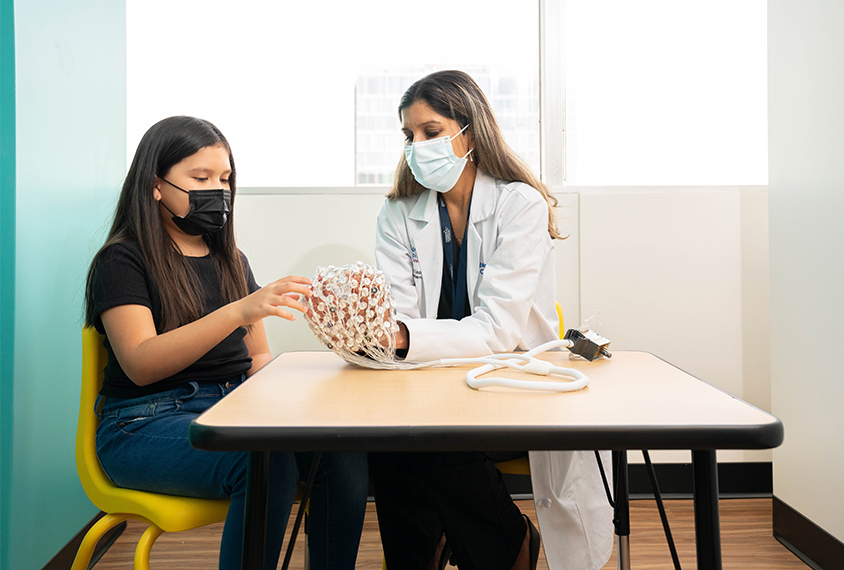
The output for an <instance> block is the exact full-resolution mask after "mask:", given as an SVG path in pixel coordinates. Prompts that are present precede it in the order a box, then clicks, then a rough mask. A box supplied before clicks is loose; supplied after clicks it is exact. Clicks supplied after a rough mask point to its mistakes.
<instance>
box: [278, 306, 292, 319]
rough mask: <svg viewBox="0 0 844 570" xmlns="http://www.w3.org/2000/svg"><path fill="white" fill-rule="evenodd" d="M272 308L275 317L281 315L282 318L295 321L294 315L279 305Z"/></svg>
mask: <svg viewBox="0 0 844 570" xmlns="http://www.w3.org/2000/svg"><path fill="white" fill-rule="evenodd" d="M273 309H275V310H274V311H273V314H274V315H275V316H277V317H281V318H282V319H287V320H288V321H295V320H296V317H295V316H293V315H292V314H291V313H288V312H287V311H285V310H284V309H282V308H281V307H273Z"/></svg>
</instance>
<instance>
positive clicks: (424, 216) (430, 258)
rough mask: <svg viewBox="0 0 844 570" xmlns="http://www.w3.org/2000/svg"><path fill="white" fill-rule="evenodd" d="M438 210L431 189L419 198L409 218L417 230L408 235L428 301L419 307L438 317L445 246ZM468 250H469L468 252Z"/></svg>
mask: <svg viewBox="0 0 844 570" xmlns="http://www.w3.org/2000/svg"><path fill="white" fill-rule="evenodd" d="M436 214H437V193H436V192H434V191H432V190H429V191H427V193H426V195H425V196H422V197H420V198H419V200H418V201H417V202H416V204H415V205H414V207H413V209H412V210H411V211H410V213H409V214H408V218H409V219H411V220H413V221H414V226H415V227H416V228H417V231H416V234H415V235H411V236H409V237H410V239H411V243H413V244H414V247H415V248H416V255H417V257H418V259H419V269H420V271H421V272H422V288H423V291H424V298H425V305H424V307H420V308H421V309H422V311H421V313H422V316H423V317H428V318H436V316H437V308H438V307H439V304H440V284H441V282H442V278H443V274H442V271H443V248H442V238H441V237H440V218H439V216H438V215H436ZM467 253H468V252H467Z"/></svg>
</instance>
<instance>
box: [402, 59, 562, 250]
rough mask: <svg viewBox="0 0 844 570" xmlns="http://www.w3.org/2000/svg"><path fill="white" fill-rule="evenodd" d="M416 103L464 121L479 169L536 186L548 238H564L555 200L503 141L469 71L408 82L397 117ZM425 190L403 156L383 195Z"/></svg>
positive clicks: (453, 118) (442, 73) (495, 175)
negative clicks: (545, 211)
mask: <svg viewBox="0 0 844 570" xmlns="http://www.w3.org/2000/svg"><path fill="white" fill-rule="evenodd" d="M417 101H424V102H425V103H427V104H428V105H429V106H430V107H431V108H432V109H433V110H434V111H436V112H437V114H439V115H441V116H443V117H446V118H448V119H452V120H454V121H457V123H458V124H459V125H460V128H463V127H465V126H466V125H469V128H468V129H467V131H468V133H470V134H471V135H472V137H473V138H474V141H475V150H474V151H473V152H472V157H473V160H474V161H475V165H476V166H477V167H478V170H481V171H483V172H485V173H487V174H489V175H490V176H493V177H495V178H498V179H500V180H505V181H507V182H516V181H518V182H523V183H524V184H527V185H528V186H531V187H533V188H535V189H536V191H537V192H539V193H540V194H542V197H543V198H545V201H546V202H547V203H548V233H549V234H550V235H551V237H552V238H555V239H564V238H563V237H562V236H561V235H560V233H559V232H558V231H557V224H556V220H557V214H556V212H555V211H554V208H555V207H556V206H557V198H555V197H554V195H553V194H551V192H550V191H549V190H548V187H547V186H545V184H543V183H542V181H541V180H540V179H539V177H538V176H536V175H535V174H534V173H533V171H532V170H531V168H530V166H528V165H527V164H526V163H525V162H524V161H523V160H522V159H521V158H519V156H518V155H517V154H516V153H515V152H514V151H513V149H512V148H510V146H509V145H508V144H507V143H506V142H505V141H504V137H503V136H502V134H501V129H500V128H499V127H498V122H497V121H496V120H495V115H494V114H493V112H492V106H491V105H490V104H489V101H488V100H487V98H486V95H484V92H483V91H482V90H481V88H480V87H478V84H477V83H475V80H474V79H472V78H471V77H470V76H469V74H467V73H464V72H462V71H457V70H448V71H437V72H435V73H431V74H430V75H426V76H425V77H423V78H422V79H420V80H419V81H417V82H416V83H414V84H413V85H411V86H410V87H409V88H408V89H407V91H405V92H404V95H402V98H401V102H400V103H399V121H401V120H402V112H403V111H404V110H405V109H407V108H409V107H410V106H411V105H413V104H414V103H416V102H417ZM424 190H425V187H424V186H422V185H421V184H419V182H417V181H416V179H415V178H414V177H413V173H412V172H410V167H408V165H407V161H406V160H405V157H404V154H402V156H401V158H400V159H399V165H398V167H397V168H396V173H395V176H394V178H393V187H392V188H391V189H390V191H389V192H388V193H387V198H388V199H390V200H394V199H395V198H400V197H404V196H412V195H413V194H418V193H419V192H422V191H424Z"/></svg>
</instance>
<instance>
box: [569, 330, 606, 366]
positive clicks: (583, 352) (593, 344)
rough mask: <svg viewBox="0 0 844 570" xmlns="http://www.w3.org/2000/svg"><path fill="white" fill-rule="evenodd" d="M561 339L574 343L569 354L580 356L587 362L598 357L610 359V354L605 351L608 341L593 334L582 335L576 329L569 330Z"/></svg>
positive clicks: (590, 332) (587, 332)
mask: <svg viewBox="0 0 844 570" xmlns="http://www.w3.org/2000/svg"><path fill="white" fill-rule="evenodd" d="M563 338H565V339H566V340H570V341H572V342H573V343H574V344H573V346H572V347H571V348H570V349H569V352H571V353H573V354H576V355H578V356H582V357H583V358H585V359H586V360H588V361H589V362H592V361H593V360H595V359H596V358H598V357H599V356H605V357H607V358H612V354H610V352H609V351H608V350H607V347H608V346H609V345H610V341H609V340H608V339H606V338H604V337H602V336H601V335H599V334H597V333H595V332H592V331H586V333H585V334H584V333H582V332H580V331H579V330H577V329H569V330H567V331H566V336H565V337H563Z"/></svg>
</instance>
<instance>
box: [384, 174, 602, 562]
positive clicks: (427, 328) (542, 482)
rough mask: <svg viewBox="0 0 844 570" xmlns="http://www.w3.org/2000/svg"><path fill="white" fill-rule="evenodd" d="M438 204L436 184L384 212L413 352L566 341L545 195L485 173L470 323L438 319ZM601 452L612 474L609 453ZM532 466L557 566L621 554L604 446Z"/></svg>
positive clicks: (480, 181)
mask: <svg viewBox="0 0 844 570" xmlns="http://www.w3.org/2000/svg"><path fill="white" fill-rule="evenodd" d="M437 207H438V206H437V196H436V192H434V191H430V190H429V191H425V192H422V193H420V194H416V195H414V196H410V197H407V198H399V199H397V200H392V201H390V200H387V201H386V202H385V203H384V206H383V208H382V209H381V212H380V214H379V215H378V229H377V235H376V241H375V259H376V263H377V265H378V267H379V268H380V269H381V270H383V271H384V274H385V276H386V277H387V280H388V281H389V283H390V286H391V291H392V294H393V298H394V300H395V302H396V310H397V315H396V319H397V320H400V321H402V322H403V323H404V324H405V325H406V326H407V330H408V332H409V333H410V348H409V350H408V353H407V357H406V359H407V360H409V361H417V362H423V361H427V360H434V359H439V358H450V357H474V356H484V355H488V354H492V353H496V352H509V351H512V350H514V349H516V348H519V349H524V350H527V349H530V348H533V347H535V346H538V345H539V344H542V343H544V342H547V341H549V340H553V339H555V338H557V336H558V332H557V331H558V321H557V316H556V311H555V302H556V290H555V289H556V285H555V273H554V271H555V270H554V244H553V241H552V240H551V237H550V236H549V235H548V206H547V203H546V202H545V200H544V199H543V197H542V196H541V195H540V194H539V192H537V191H536V190H535V189H534V188H531V187H530V186H528V185H526V184H523V183H521V182H504V181H502V180H497V179H495V178H492V177H490V176H489V175H487V174H484V173H483V172H480V171H478V173H477V176H476V178H475V186H474V190H473V194H472V205H471V208H470V212H469V224H468V228H467V233H466V242H465V243H464V247H467V248H468V249H467V251H466V254H467V255H466V259H467V268H468V271H467V291H468V295H469V301H470V303H471V305H472V315H471V316H470V317H466V318H464V319H462V320H460V321H455V320H451V319H448V320H436V318H437V308H438V306H439V299H440V289H441V284H442V266H443V246H442V237H441V235H442V233H441V230H440V217H439V213H438V210H437ZM601 455H602V457H603V460H604V466H605V471H606V472H607V475H608V477H609V476H610V473H611V471H612V469H611V468H610V467H609V466H610V463H609V453H606V452H604V453H602V454H601ZM530 469H531V482H532V484H533V494H534V501H535V503H536V513H537V517H538V519H539V525H540V529H541V531H542V536H543V544H544V545H545V555H546V558H547V560H548V566H549V568H550V569H551V570H592V569H598V568H601V567H602V566H603V565H604V564H606V562H607V560H608V559H609V557H610V554H611V553H612V546H613V527H612V509H611V508H610V506H609V503H608V501H607V498H606V494H605V492H604V488H603V483H602V481H601V476H600V472H599V470H598V465H597V462H596V460H595V456H594V453H593V452H591V451H576V452H570V451H531V452H530ZM610 484H612V482H611V481H610Z"/></svg>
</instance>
